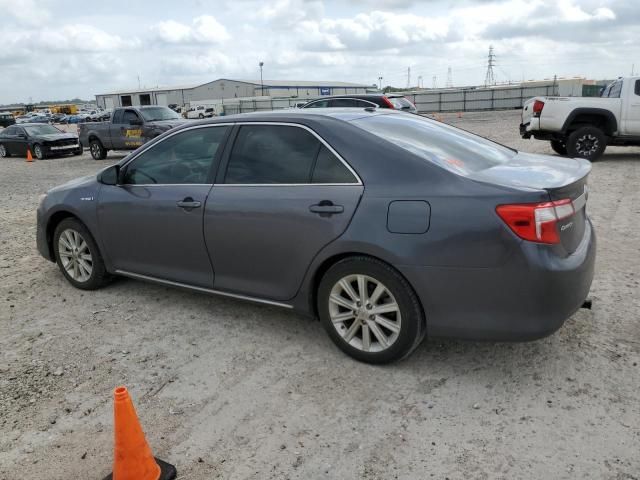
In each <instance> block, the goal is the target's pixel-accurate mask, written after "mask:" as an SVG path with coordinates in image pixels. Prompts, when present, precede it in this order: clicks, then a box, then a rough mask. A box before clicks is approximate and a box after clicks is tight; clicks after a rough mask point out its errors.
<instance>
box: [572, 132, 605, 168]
mask: <svg viewBox="0 0 640 480" xmlns="http://www.w3.org/2000/svg"><path fill="white" fill-rule="evenodd" d="M605 148H607V137H605V135H604V133H603V132H602V130H600V129H599V128H597V127H582V128H579V129H577V130H576V131H574V132H571V135H569V138H568V139H567V154H568V155H569V156H570V157H579V158H584V159H586V160H589V161H594V160H596V159H598V157H600V156H601V155H602V154H603V153H604V150H605Z"/></svg>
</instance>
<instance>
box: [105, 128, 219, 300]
mask: <svg viewBox="0 0 640 480" xmlns="http://www.w3.org/2000/svg"><path fill="white" fill-rule="evenodd" d="M229 129H230V127H228V126H225V125H208V126H200V127H194V128H190V129H187V130H181V131H179V132H177V133H175V134H174V135H171V136H168V137H166V138H164V139H163V140H162V141H160V142H158V143H156V144H154V145H153V146H151V147H150V148H148V149H146V150H144V151H143V152H142V153H140V154H139V155H137V156H136V157H135V158H134V159H133V160H132V161H131V162H129V163H128V164H126V165H125V166H123V171H122V179H121V184H120V185H113V186H111V185H103V186H102V187H101V190H100V197H99V203H98V221H99V228H100V238H101V239H103V245H104V249H105V251H106V254H107V257H108V258H109V260H110V261H111V263H112V264H113V266H114V267H115V269H116V270H118V271H120V272H122V273H126V274H133V275H142V276H146V277H152V278H158V279H163V280H168V281H172V282H178V283H183V284H187V285H193V286H199V287H204V288H211V287H212V285H213V270H212V268H211V262H210V260H209V254H208V253H207V249H206V247H205V243H204V237H203V234H202V218H203V210H204V205H205V203H206V201H207V196H208V195H209V191H210V190H211V186H212V176H213V171H214V170H215V169H216V166H217V160H218V157H219V152H220V151H221V149H222V145H223V143H224V141H225V138H226V134H227V133H228V132H229Z"/></svg>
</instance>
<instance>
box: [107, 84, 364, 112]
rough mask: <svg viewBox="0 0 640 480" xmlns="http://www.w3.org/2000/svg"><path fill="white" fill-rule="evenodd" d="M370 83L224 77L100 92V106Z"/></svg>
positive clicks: (349, 88)
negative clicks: (261, 80) (209, 80)
mask: <svg viewBox="0 0 640 480" xmlns="http://www.w3.org/2000/svg"><path fill="white" fill-rule="evenodd" d="M367 88H370V86H369V85H364V84H358V83H347V82H320V81H297V80H264V81H263V82H262V83H261V82H260V81H259V80H258V81H255V80H233V79H227V78H220V79H218V80H214V81H212V82H208V83H203V84H200V85H183V86H175V87H155V88H145V89H133V90H122V91H117V92H110V93H102V94H99V95H96V102H97V104H98V107H102V108H105V109H112V108H114V107H129V106H132V105H171V104H176V105H188V104H190V103H191V102H192V101H197V102H203V101H206V100H220V99H231V98H246V97H260V96H269V97H272V98H277V97H299V98H312V97H313V98H315V97H319V96H321V95H344V94H346V95H349V94H352V95H355V94H358V93H365V92H366V91H367Z"/></svg>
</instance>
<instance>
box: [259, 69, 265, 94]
mask: <svg viewBox="0 0 640 480" xmlns="http://www.w3.org/2000/svg"><path fill="white" fill-rule="evenodd" d="M258 65H260V96H261V97H262V96H264V82H263V81H262V67H263V66H264V62H260V63H259V64H258Z"/></svg>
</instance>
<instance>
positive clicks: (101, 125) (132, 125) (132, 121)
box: [79, 106, 184, 160]
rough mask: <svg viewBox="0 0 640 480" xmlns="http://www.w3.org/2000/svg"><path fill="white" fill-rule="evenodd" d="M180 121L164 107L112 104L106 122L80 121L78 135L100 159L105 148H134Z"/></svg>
mask: <svg viewBox="0 0 640 480" xmlns="http://www.w3.org/2000/svg"><path fill="white" fill-rule="evenodd" d="M182 123H184V120H182V119H181V118H180V116H179V115H178V114H177V113H176V112H174V111H173V110H171V109H170V108H168V107H161V106H145V107H126V108H116V109H115V110H114V111H113V114H112V115H111V118H110V120H109V121H107V122H98V123H91V124H80V126H79V127H80V128H79V135H80V141H81V142H82V145H88V146H89V150H90V151H91V156H92V157H93V158H94V159H95V160H102V159H104V158H106V157H107V152H108V151H109V150H135V149H136V148H138V147H139V146H141V145H142V144H144V143H146V142H148V141H149V140H151V139H153V138H155V137H157V136H158V135H161V134H162V133H164V132H166V131H167V130H170V129H171V128H173V127H175V126H177V125H180V124H182Z"/></svg>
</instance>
